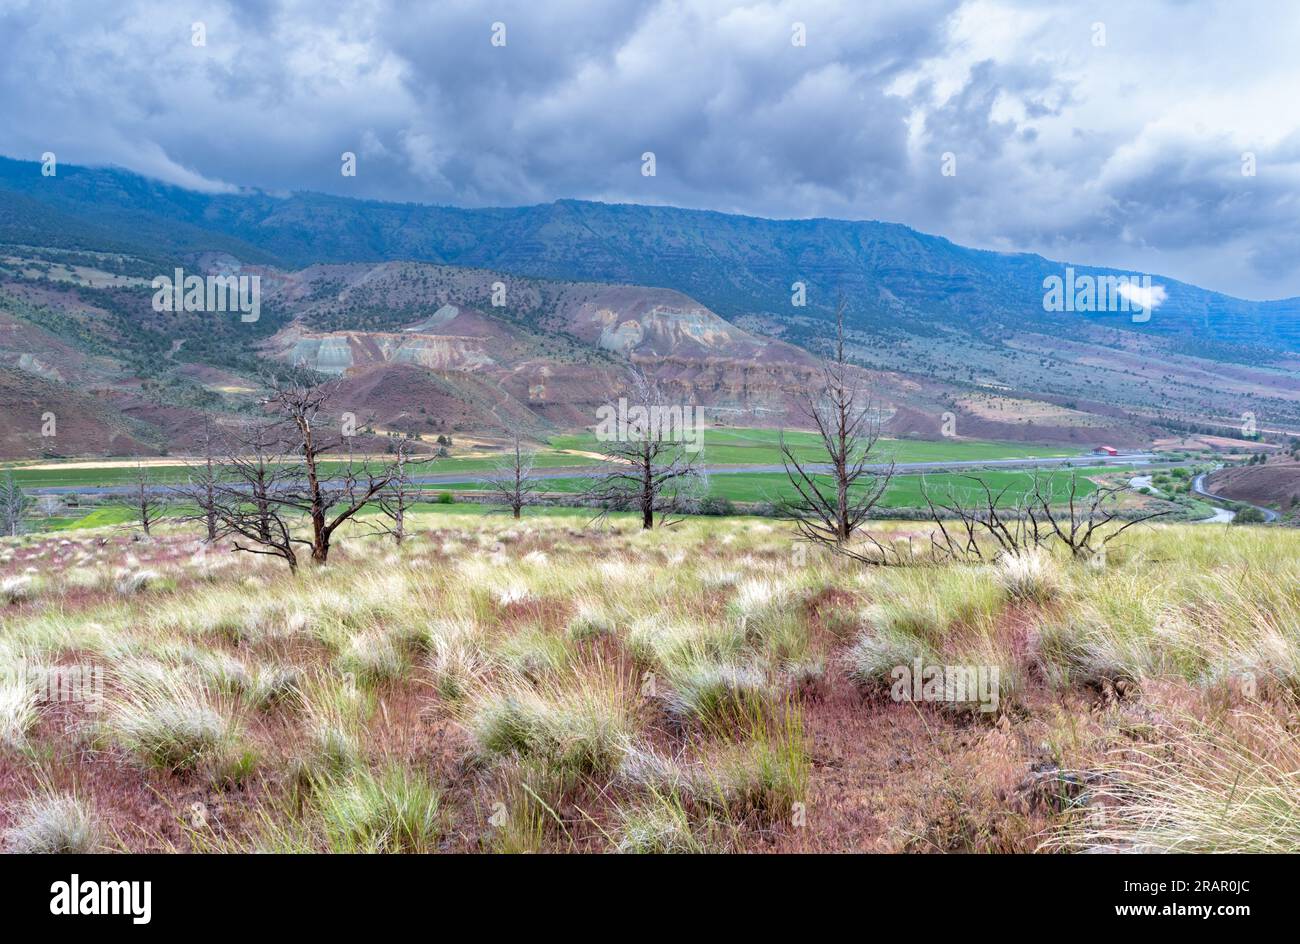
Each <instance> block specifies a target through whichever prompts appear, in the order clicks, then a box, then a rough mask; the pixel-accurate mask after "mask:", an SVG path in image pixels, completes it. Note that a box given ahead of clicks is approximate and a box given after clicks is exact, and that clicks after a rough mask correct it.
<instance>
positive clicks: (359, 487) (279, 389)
mask: <svg viewBox="0 0 1300 944" xmlns="http://www.w3.org/2000/svg"><path fill="white" fill-rule="evenodd" d="M338 387H339V384H338V382H337V381H335V382H331V383H326V384H318V385H312V384H307V383H304V382H301V381H273V382H272V384H271V391H270V396H269V397H268V399H267V405H268V406H270V407H271V408H272V409H273V410H274V412H275V414H276V415H277V417H278V418H279V420H280V422H281V424H282V425H283V426H284V428H285V434H286V437H287V443H288V444H289V445H290V446H291V447H292V450H293V452H294V453H295V459H296V465H297V466H298V471H299V472H300V473H301V480H300V481H299V482H297V483H296V487H291V488H288V489H286V490H285V491H284V492H282V493H280V494H279V495H277V496H275V497H274V498H273V499H272V501H273V502H274V503H275V504H276V505H278V506H279V507H280V508H282V509H283V508H290V509H296V510H298V511H299V512H301V513H302V514H304V515H305V516H306V517H307V520H308V522H309V523H310V526H311V540H310V542H304V543H309V544H310V546H311V559H312V562H313V563H315V564H324V563H326V562H327V561H328V560H329V553H330V542H331V540H332V539H333V536H334V534H335V532H336V531H337V530H338V529H339V527H340V526H342V525H343V524H344V523H345V522H347V521H350V520H351V519H352V518H353V516H355V515H356V514H357V512H359V511H360V510H361V509H362V508H364V507H365V506H366V505H367V504H368V503H369V502H371V501H373V500H375V498H376V496H377V495H379V494H380V493H381V492H382V491H383V490H384V489H385V488H387V487H388V485H389V484H390V483H391V482H392V480H393V475H394V468H393V466H392V465H391V464H381V465H378V466H375V465H372V464H371V463H370V462H362V463H360V464H359V465H358V463H356V462H355V461H353V460H352V459H351V458H350V457H349V459H348V461H347V462H346V463H345V464H344V466H343V469H342V474H341V476H339V477H337V478H334V479H327V478H326V476H325V470H324V469H323V468H322V460H323V457H325V456H326V455H327V454H328V453H329V452H331V451H333V450H335V449H337V448H338V447H339V446H340V445H342V444H343V443H344V441H349V442H350V438H351V434H350V433H348V432H347V431H346V424H344V423H339V422H338V421H337V420H336V419H334V418H332V417H330V415H329V414H328V413H326V411H325V407H326V404H327V403H328V402H329V400H330V398H331V397H332V396H334V394H336V393H337V391H338ZM335 428H337V429H338V430H339V431H338V432H337V433H336V432H332V430H333V429H335Z"/></svg>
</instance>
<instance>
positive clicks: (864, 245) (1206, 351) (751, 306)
mask: <svg viewBox="0 0 1300 944" xmlns="http://www.w3.org/2000/svg"><path fill="white" fill-rule="evenodd" d="M23 196H25V197H27V198H28V199H27V200H23V199H21V198H22V197H23ZM32 200H35V201H39V202H40V203H43V204H45V205H46V206H48V207H50V208H51V209H53V210H55V211H57V212H58V213H59V214H61V217H60V218H58V219H55V218H51V220H50V226H51V229H52V230H59V231H63V230H66V220H67V219H76V220H79V221H82V223H83V225H84V226H86V227H87V228H88V229H87V233H86V242H87V246H86V247H85V248H92V247H91V246H90V245H89V243H94V242H96V241H97V237H96V236H95V235H94V234H95V233H101V234H102V233H105V232H107V233H112V234H114V236H115V238H117V239H119V240H120V239H126V238H130V239H133V240H136V241H137V242H138V243H139V244H141V245H142V246H145V247H148V248H149V249H151V250H153V251H155V252H156V251H158V250H159V249H163V248H165V249H168V250H171V251H173V252H182V253H183V252H193V251H198V250H202V249H210V250H219V251H224V252H229V253H231V254H232V255H235V256H237V257H238V258H240V259H243V260H244V261H246V262H276V263H278V264H280V265H282V266H287V267H302V266H306V265H310V264H312V263H319V262H355V261H381V260H419V261H428V262H435V263H441V264H446V265H457V266H469V267H476V268H491V269H498V270H502V271H506V272H512V273H515V274H518V275H528V276H535V277H542V278H551V279H563V280H575V281H598V282H622V283H628V284H636V285H644V286H657V287H664V288H674V289H677V290H678V291H681V292H683V293H685V294H687V295H689V296H691V297H692V298H695V299H697V300H699V301H700V302H702V303H703V304H705V305H707V306H708V307H709V308H711V309H712V310H714V311H716V312H718V313H719V314H721V315H723V316H724V317H728V318H732V317H737V316H741V315H746V314H756V313H757V314H771V315H779V316H788V318H789V319H790V322H791V323H790V325H788V326H787V328H788V329H791V330H793V331H794V332H795V334H796V335H802V334H804V333H806V331H807V329H806V328H805V327H804V326H802V324H801V320H800V316H803V315H805V314H808V315H812V316H814V317H816V316H820V315H824V314H825V313H826V312H827V311H828V310H829V309H830V308H831V307H833V305H834V299H835V296H836V295H837V293H840V292H843V293H844V296H845V298H846V301H847V302H848V304H849V306H850V310H851V311H852V312H853V314H854V316H855V325H856V327H858V328H860V329H862V330H867V331H870V332H871V333H873V334H874V335H876V336H878V337H880V338H890V337H898V336H903V335H908V334H911V335H920V336H927V335H931V336H932V335H938V334H942V333H944V332H948V331H958V332H962V333H969V334H973V335H975V336H976V337H979V338H981V339H984V340H993V339H996V338H998V337H1000V336H1002V335H1004V334H1005V333H1006V332H1007V331H1008V330H1012V331H1015V330H1019V329H1021V328H1023V327H1025V326H1026V324H1027V323H1028V324H1035V323H1050V324H1051V328H1052V330H1053V332H1056V333H1061V332H1064V333H1065V334H1067V335H1070V336H1082V335H1083V334H1085V333H1086V331H1087V329H1088V327H1089V326H1090V324H1092V323H1104V324H1108V325H1113V326H1115V327H1118V328H1122V329H1126V330H1131V331H1133V332H1135V333H1141V334H1154V335H1159V336H1163V337H1166V338H1169V339H1171V340H1174V339H1176V341H1177V343H1179V344H1181V345H1182V346H1183V347H1184V348H1185V351H1184V352H1185V353H1193V354H1198V355H1209V356H1218V357H1229V358H1231V357H1232V356H1233V354H1234V352H1232V351H1231V350H1225V348H1232V347H1242V346H1245V347H1252V346H1261V347H1266V348H1272V349H1283V350H1290V351H1300V299H1288V300H1286V301H1280V302H1267V303H1263V302H1248V301H1243V300H1240V299H1235V298H1231V297H1229V296H1226V295H1221V294H1218V293H1215V292H1209V291H1205V290H1203V289H1200V288H1197V287H1195V286H1192V285H1187V284H1185V283H1181V282H1177V281H1174V280H1170V279H1166V278H1163V277H1160V276H1158V274H1154V273H1153V274H1152V275H1153V280H1154V281H1155V282H1156V283H1157V284H1160V285H1163V286H1164V287H1165V290H1166V291H1167V293H1168V299H1167V301H1166V302H1165V303H1164V304H1163V305H1162V306H1161V307H1160V308H1159V309H1158V310H1157V312H1156V315H1155V317H1153V318H1152V319H1151V321H1149V322H1147V323H1145V324H1141V325H1135V324H1133V323H1132V322H1131V320H1130V318H1129V316H1128V315H1126V314H1098V315H1088V316H1085V315H1078V314H1070V315H1065V316H1062V315H1048V314H1046V313H1044V311H1043V308H1042V298H1043V288H1042V283H1043V279H1044V278H1045V277H1047V276H1049V275H1053V274H1056V275H1059V274H1061V273H1062V272H1063V270H1064V263H1059V262H1052V261H1050V260H1047V259H1044V258H1042V257H1041V256H1037V255H1030V254H1006V253H995V252H985V251H980V250H973V249H967V248H964V247H962V246H958V245H956V244H954V243H952V242H950V241H949V240H947V239H943V238H940V237H936V236H928V235H926V234H924V233H919V232H917V231H915V230H912V229H909V228H908V227H906V226H901V225H898V224H892V223H880V222H872V221H866V222H847V221H841V220H825V219H818V220H766V219H757V218H753V217H745V216H732V215H728V214H723V213H713V212H704V211H697V210H683V209H676V208H673V207H651V206H634V205H609V204H601V203H589V202H582V201H575V200H561V201H558V202H556V203H551V204H543V205H540V206H532V207H517V208H508V209H482V210H466V209H458V208H454V207H434V206H424V205H417V204H394V203H381V202H377V201H367V200H350V199H346V198H342V197H331V196H324V195H321V194H312V193H296V194H292V195H289V196H285V197H278V196H270V195H267V194H264V193H260V192H250V193H244V194H235V195H231V194H217V195H209V194H200V193H195V192H193V191H187V190H184V189H181V188H179V187H173V186H169V185H166V184H162V183H158V182H156V181H151V180H148V179H146V178H143V177H140V176H138V175H135V174H131V173H127V172H124V171H120V170H112V169H87V168H81V167H75V166H68V165H63V166H61V167H60V168H59V172H58V176H57V177H53V178H49V177H42V176H41V175H40V165H39V164H37V163H34V162H21V161H13V160H8V159H0V241H6V242H19V241H31V240H32V238H33V237H32V235H31V230H32V225H33V221H32V220H31V215H32V207H31V201H32ZM91 228H93V229H91ZM51 236H53V233H52V234H51ZM41 244H42V245H51V244H52V243H50V242H48V241H45V242H41ZM94 248H103V247H102V246H96V247H94ZM1077 271H1078V272H1079V273H1080V274H1094V275H1099V274H1100V275H1104V274H1123V273H1121V272H1120V271H1119V270H1110V269H1097V268H1091V267H1085V266H1081V267H1077ZM796 281H803V282H805V283H806V284H807V286H808V307H807V308H806V309H798V308H794V307H792V306H791V285H792V283H794V282H796Z"/></svg>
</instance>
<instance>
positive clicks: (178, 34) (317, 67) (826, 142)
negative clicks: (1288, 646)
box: [0, 0, 1300, 299]
mask: <svg viewBox="0 0 1300 944" xmlns="http://www.w3.org/2000/svg"><path fill="white" fill-rule="evenodd" d="M196 24H201V25H202V29H201V33H202V35H201V37H200V35H199V27H198V26H196ZM800 27H802V29H800ZM199 38H202V40H203V42H202V43H198V42H197V40H198V39H199ZM800 38H802V39H803V43H802V44H800V43H799V42H798V40H799V39H800ZM494 39H495V42H494ZM1298 48H1300V3H1294V2H1290V0H1263V2H1250V3H1244V2H1240V0H1235V2H1215V0H1194V2H1191V0H1189V2H1179V0H1142V2H1133V0H1120V2H1087V0H1074V2H1061V3H1055V2H1033V0H906V2H902V0H899V2H892V3H876V2H872V0H825V2H818V0H791V2H756V3H726V2H708V0H660V2H654V0H637V2H628V0H604V2H586V3H576V2H569V0H545V2H539V0H531V2H525V3H513V2H493V0H478V2H475V0H465V2H456V0H450V2H432V3H430V2H424V3H397V2H385V0H350V2H346V3H342V2H334V0H310V2H308V0H225V2H186V0H114V2H112V3H104V2H103V0H93V2H79V0H69V2H61V3H48V2H43V0H30V2H28V0H0V154H4V155H6V156H9V157H14V158H23V159H28V160H39V159H40V158H41V155H42V154H44V153H45V152H53V153H55V154H56V155H57V157H58V159H59V160H60V161H61V162H66V163H73V164H89V165H116V166H120V167H125V168H128V169H130V170H134V171H137V172H139V173H142V174H146V175H149V176H152V177H157V178H160V179H163V180H166V181H168V182H171V183H176V184H179V185H182V186H186V187H192V188H196V189H204V190H215V191H221V190H234V189H239V188H258V189H261V190H264V191H267V192H271V193H282V192H288V191H292V190H314V191H321V192H326V193H333V194H339V195H344V196H355V197H365V198H372V199H386V200H398V201H412V202H420V203H436V204H451V205H457V206H516V205H523V204H534V203H542V202H547V201H550V200H554V199H559V198H566V197H573V198H580V199H591V200H604V201H610V202H633V203H650V204H671V205H674V206H684V207H694V208H701V209H712V210H720V211H723V212H732V213H745V214H751V215H756V216H765V217H778V218H787V217H789V218H800V217H819V216H820V217H836V218H841V219H875V220H887V221H891V222H899V223H905V224H907V225H909V226H913V227H915V228H917V229H919V230H922V231H924V232H928V233H935V234H939V235H943V236H947V237H948V238H950V239H952V240H954V241H955V242H958V243H962V244H964V245H970V246H977V247H981V248H988V249H1000V250H1008V251H1022V250H1023V251H1032V252H1040V253H1042V254H1043V255H1046V256H1048V257H1050V258H1053V259H1060V260H1063V261H1066V262H1075V263H1087V264H1093V265H1110V266H1115V267H1117V268H1121V269H1125V270H1129V271H1133V272H1135V273H1153V274H1160V275H1164V276H1169V277H1173V278H1177V279H1182V280H1184V281H1188V282H1192V283H1194V284H1197V285H1201V286H1204V287H1206V288H1211V289H1216V290H1218V291H1223V292H1227V293H1229V294H1233V295H1237V296H1241V297H1245V298H1254V299H1263V298H1280V297H1289V296H1297V295H1300V266H1298V265H1297V261H1298V260H1300V56H1297V55H1296V50H1297V49H1298ZM344 152H351V153H353V154H355V155H356V175H355V176H344V175H343V174H342V173H341V167H342V157H341V155H342V154H343V153H344ZM647 152H652V153H653V154H654V169H655V173H654V175H653V176H647V175H646V174H645V173H644V172H643V170H644V168H645V166H646V165H645V161H644V160H643V155H645V154H646V153H647Z"/></svg>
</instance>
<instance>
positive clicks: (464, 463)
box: [0, 428, 1079, 488]
mask: <svg viewBox="0 0 1300 944" xmlns="http://www.w3.org/2000/svg"><path fill="white" fill-rule="evenodd" d="M781 435H782V434H781V432H780V431H779V430H774V429H730V428H709V429H706V430H705V431H704V448H703V450H702V452H701V453H700V454H699V456H698V461H701V462H704V463H707V464H709V465H780V463H781V452H780V449H779V443H780V439H781ZM785 438H786V441H787V442H788V443H789V444H790V445H791V446H792V447H793V448H794V449H795V452H796V455H797V456H798V457H799V459H800V461H804V462H822V461H825V460H826V453H825V452H824V450H823V449H822V448H821V445H820V440H819V439H818V438H817V436H816V434H814V433H809V432H797V431H796V432H787V433H785ZM549 445H550V449H543V450H540V451H539V452H538V453H537V455H536V457H535V459H534V465H535V467H536V468H538V469H557V468H558V469H562V468H568V467H582V466H588V465H591V464H592V463H593V461H594V460H593V459H591V458H590V457H588V456H582V455H575V454H574V453H576V452H600V447H601V445H602V444H601V443H600V442H599V441H597V439H596V437H595V435H594V434H593V433H579V434H574V435H564V436H555V437H553V438H552V439H551V441H550V443H549ZM877 451H878V453H879V461H881V462H888V461H890V460H891V459H892V460H894V461H896V462H941V461H947V460H951V461H963V460H969V461H979V460H984V459H1019V458H1043V457H1054V456H1072V455H1078V454H1079V451H1078V450H1074V449H1068V448H1062V447H1057V446H1034V445H1026V444H1024V443H998V442H985V441H980V440H957V439H953V440H942V441H939V442H927V441H922V440H913V439H888V440H881V441H880V443H879V444H878V446H877ZM500 461H501V460H499V459H496V458H492V457H456V456H452V457H451V458H447V459H437V460H436V461H434V462H431V463H429V464H427V465H422V466H420V471H419V472H416V473H414V474H417V475H420V474H424V475H448V474H457V475H459V474H464V475H465V476H466V479H467V480H468V479H469V478H471V477H473V476H475V475H481V474H483V473H486V472H490V471H492V470H493V469H494V468H495V467H496V466H497V464H498V463H499V462H500ZM33 465H53V463H7V464H0V471H11V472H12V473H13V476H14V479H15V481H17V483H18V484H19V485H21V486H23V487H24V488H94V487H99V486H113V485H130V484H132V483H134V482H135V480H136V474H137V472H136V469H135V467H134V466H126V467H122V468H111V469H93V468H77V467H75V466H74V465H73V464H71V463H69V464H68V465H67V466H66V467H55V468H32V467H31V466H33ZM321 467H322V469H323V470H324V471H325V473H326V474H327V475H332V474H335V473H337V472H339V471H340V470H341V469H342V467H343V466H342V463H339V462H325V463H322V465H321ZM148 471H149V481H150V483H152V484H154V485H183V484H184V483H185V481H186V480H187V478H188V477H189V474H190V473H189V471H188V467H187V466H186V465H185V463H184V462H183V461H182V460H177V461H176V463H175V464H171V465H154V466H150V467H149V470H148ZM465 487H468V486H465Z"/></svg>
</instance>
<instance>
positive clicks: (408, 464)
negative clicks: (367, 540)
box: [349, 439, 433, 544]
mask: <svg viewBox="0 0 1300 944" xmlns="http://www.w3.org/2000/svg"><path fill="white" fill-rule="evenodd" d="M350 461H351V460H350V458H349V462H350ZM432 461H433V457H432V456H428V457H418V458H417V457H415V456H413V455H412V454H411V441H410V440H408V439H400V440H398V442H397V446H396V453H395V457H394V459H393V463H392V473H393V474H392V479H391V480H390V481H389V483H388V486H387V487H386V488H384V489H383V491H381V492H380V493H379V494H378V495H377V496H376V504H378V505H379V511H380V513H381V514H382V515H383V517H384V519H385V520H387V521H388V522H389V524H388V525H386V526H381V527H380V531H382V532H384V533H386V534H391V535H392V536H393V540H394V541H395V542H397V543H398V544H401V543H402V542H403V541H405V540H406V515H407V513H408V512H409V511H410V508H411V506H412V505H413V504H415V502H416V501H417V500H419V496H420V487H419V486H418V485H417V484H415V482H414V481H413V480H412V478H411V469H412V468H413V467H418V466H423V465H426V464H428V463H431V462H432Z"/></svg>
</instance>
